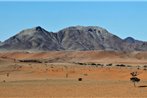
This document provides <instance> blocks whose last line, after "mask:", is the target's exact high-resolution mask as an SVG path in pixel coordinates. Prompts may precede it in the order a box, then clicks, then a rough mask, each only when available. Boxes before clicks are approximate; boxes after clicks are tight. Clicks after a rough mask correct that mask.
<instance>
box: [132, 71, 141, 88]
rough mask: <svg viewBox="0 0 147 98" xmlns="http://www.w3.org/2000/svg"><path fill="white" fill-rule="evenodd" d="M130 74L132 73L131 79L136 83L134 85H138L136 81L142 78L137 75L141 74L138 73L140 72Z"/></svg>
mask: <svg viewBox="0 0 147 98" xmlns="http://www.w3.org/2000/svg"><path fill="white" fill-rule="evenodd" d="M130 74H131V75H132V77H131V78H130V80H131V81H132V82H133V83H134V87H136V84H135V83H136V82H139V81H140V79H139V78H138V77H137V75H139V74H138V72H132V73H130Z"/></svg>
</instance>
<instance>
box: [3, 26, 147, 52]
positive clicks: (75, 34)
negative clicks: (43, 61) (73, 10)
mask: <svg viewBox="0 0 147 98" xmlns="http://www.w3.org/2000/svg"><path fill="white" fill-rule="evenodd" d="M0 50H26V51H27V50H30V51H61V50H67V51H75V50H79V51H82V50H106V51H107V50H108V51H146V50H147V42H143V41H138V40H135V39H134V38H131V37H128V38H126V39H121V38H119V37H118V36H116V35H113V34H111V33H109V32H108V31H107V30H106V29H104V28H101V27H98V26H72V27H68V28H65V29H62V30H60V31H59V32H56V33H54V32H48V31H47V30H45V29H43V28H42V27H40V26H38V27H35V28H31V29H26V30H22V31H21V32H20V33H18V34H16V35H15V36H12V37H11V38H9V39H7V40H6V41H4V42H2V44H0Z"/></svg>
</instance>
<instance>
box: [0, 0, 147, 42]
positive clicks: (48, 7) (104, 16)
mask: <svg viewBox="0 0 147 98" xmlns="http://www.w3.org/2000/svg"><path fill="white" fill-rule="evenodd" d="M59 1H60V0H59ZM59 1H58V2H57V1H56V2H49V1H48V2H47V1H44V2H43V1H42V2H41V1H40V2H34V1H32V2H16V1H15V2H14V1H13V2H10V1H7V2H2V1H1V2H0V41H4V40H6V39H8V38H9V37H11V36H13V35H15V34H16V33H18V32H20V31H21V30H23V29H26V28H32V27H36V26H41V27H43V28H45V29H46V30H48V31H54V32H56V31H58V30H61V29H63V28H65V27H69V26H75V25H83V26H100V27H103V28H106V29H107V30H108V31H109V32H111V33H113V34H115V35H117V36H119V37H121V38H125V37H128V36H131V37H134V38H136V39H138V40H143V41H147V2H146V1H142V2H139V1H138V2H135V1H133V2H130V1H127V2H114V1H109V2H108V1H105V2H102V1H99V2H98V1H97V2H96V1H92V2H90V1H89V2H84V1H81V2H67V1H66V2H65V1H62V2H61V1H60V2H59Z"/></svg>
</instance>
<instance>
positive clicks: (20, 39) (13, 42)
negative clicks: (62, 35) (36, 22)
mask: <svg viewBox="0 0 147 98" xmlns="http://www.w3.org/2000/svg"><path fill="white" fill-rule="evenodd" d="M55 35H56V34H55V33H52V32H48V31H46V30H44V29H43V28H41V27H40V26H38V27H35V28H32V29H26V30H23V31H21V32H20V33H18V34H17V35H15V36H13V37H11V38H9V39H8V40H6V41H4V43H3V45H2V46H1V47H0V48H3V49H7V50H58V49H60V44H59V43H58V42H57V41H56V37H55Z"/></svg>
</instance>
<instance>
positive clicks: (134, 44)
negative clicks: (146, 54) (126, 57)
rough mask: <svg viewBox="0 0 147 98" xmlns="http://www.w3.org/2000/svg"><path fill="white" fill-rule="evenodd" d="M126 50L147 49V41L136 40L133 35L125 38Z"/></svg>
mask: <svg viewBox="0 0 147 98" xmlns="http://www.w3.org/2000/svg"><path fill="white" fill-rule="evenodd" d="M124 46H125V50H131V51H134V50H135V51H147V42H144V41H139V40H135V39H134V38H132V37H127V38H125V39H124Z"/></svg>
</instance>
